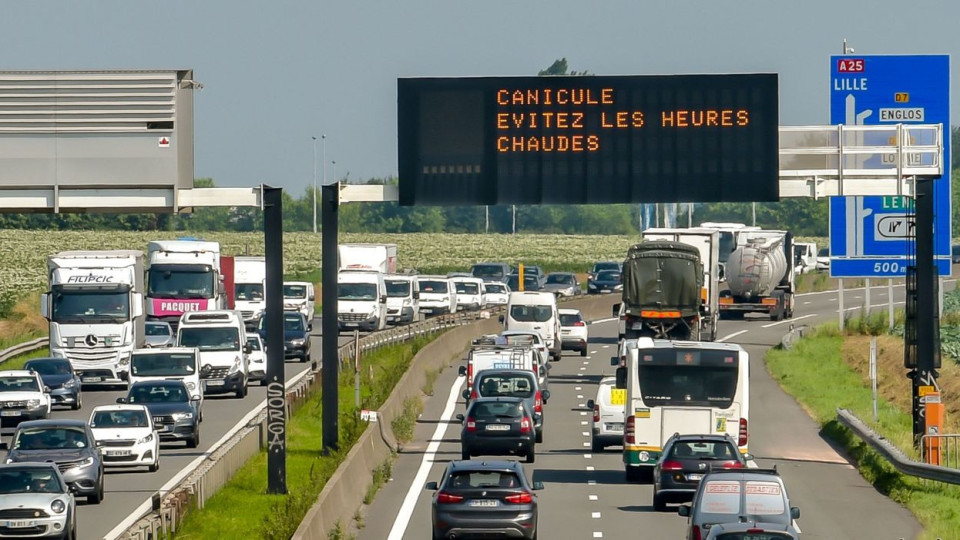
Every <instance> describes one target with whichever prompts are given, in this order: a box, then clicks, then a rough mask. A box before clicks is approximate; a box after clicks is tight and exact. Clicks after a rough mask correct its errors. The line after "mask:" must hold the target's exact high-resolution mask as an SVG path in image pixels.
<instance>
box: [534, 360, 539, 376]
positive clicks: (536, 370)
mask: <svg viewBox="0 0 960 540" xmlns="http://www.w3.org/2000/svg"><path fill="white" fill-rule="evenodd" d="M533 374H534V375H536V376H537V377H540V366H539V365H538V364H536V363H535V364H533Z"/></svg>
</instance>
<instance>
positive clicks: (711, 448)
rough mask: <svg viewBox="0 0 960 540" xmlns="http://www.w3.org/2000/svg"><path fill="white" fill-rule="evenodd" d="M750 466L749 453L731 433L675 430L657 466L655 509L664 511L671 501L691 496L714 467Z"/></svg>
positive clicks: (735, 467) (654, 493)
mask: <svg viewBox="0 0 960 540" xmlns="http://www.w3.org/2000/svg"><path fill="white" fill-rule="evenodd" d="M746 466H747V456H745V455H744V454H741V453H740V449H739V448H737V441H735V440H733V437H730V436H729V435H679V434H674V435H673V436H672V437H670V438H669V439H667V442H666V443H665V444H664V445H663V454H661V456H660V459H659V460H658V461H657V464H656V465H654V467H653V509H654V510H657V511H663V510H666V508H667V502H686V501H689V500H691V499H692V498H693V494H694V493H696V491H697V487H698V486H699V485H700V480H702V479H703V476H704V475H705V474H707V473H708V472H710V471H711V470H712V469H742V468H744V467H746Z"/></svg>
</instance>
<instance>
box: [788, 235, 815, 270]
mask: <svg viewBox="0 0 960 540" xmlns="http://www.w3.org/2000/svg"><path fill="white" fill-rule="evenodd" d="M793 258H794V261H793V263H794V265H795V266H794V272H796V273H797V274H809V273H810V272H815V271H816V270H817V244H816V242H794V243H793Z"/></svg>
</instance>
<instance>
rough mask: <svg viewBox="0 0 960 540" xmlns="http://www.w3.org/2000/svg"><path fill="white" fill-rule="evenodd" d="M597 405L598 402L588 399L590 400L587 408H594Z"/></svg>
mask: <svg viewBox="0 0 960 540" xmlns="http://www.w3.org/2000/svg"><path fill="white" fill-rule="evenodd" d="M595 405H596V402H594V401H593V400H592V399H588V400H587V408H588V409H592V408H593V407H594V406H595Z"/></svg>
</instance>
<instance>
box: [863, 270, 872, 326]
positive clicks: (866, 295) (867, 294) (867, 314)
mask: <svg viewBox="0 0 960 540" xmlns="http://www.w3.org/2000/svg"><path fill="white" fill-rule="evenodd" d="M864 287H865V288H866V291H865V292H864V296H863V298H864V301H865V302H866V304H867V307H866V312H865V313H864V318H867V319H869V318H870V278H867V280H866V283H865V284H864Z"/></svg>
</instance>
